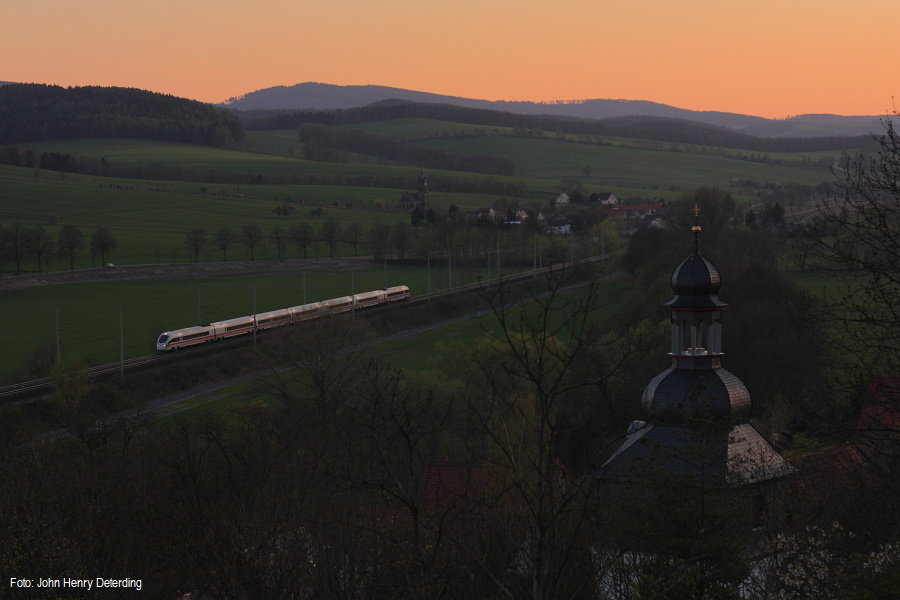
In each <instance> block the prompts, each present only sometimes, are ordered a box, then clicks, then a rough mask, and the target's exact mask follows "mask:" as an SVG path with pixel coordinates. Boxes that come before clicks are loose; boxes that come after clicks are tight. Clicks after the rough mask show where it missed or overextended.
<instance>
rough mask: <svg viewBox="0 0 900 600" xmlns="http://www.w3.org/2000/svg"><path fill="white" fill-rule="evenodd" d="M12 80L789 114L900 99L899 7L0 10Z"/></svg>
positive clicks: (9, 0)
mask: <svg viewBox="0 0 900 600" xmlns="http://www.w3.org/2000/svg"><path fill="white" fill-rule="evenodd" d="M0 23H3V26H2V29H3V33H2V35H0V56H2V57H3V58H2V60H0V81H17V82H26V83H32V82H33V83H50V84H57V85H63V86H78V85H102V86H127V87H137V88H142V89H146V90H152V91H155V92H163V93H167V94H173V95H176V96H182V97H186V98H193V99H197V100H202V101H206V102H221V101H224V100H226V99H228V98H230V97H233V96H239V95H242V94H245V93H248V92H252V91H254V90H257V89H261V88H266V87H271V86H276V85H293V84H295V83H302V82H305V81H318V82H321V83H333V84H338V85H362V84H374V85H386V86H393V87H400V88H406V89H413V90H418V91H424V92H433V93H438V94H448V95H454V96H464V97H469V98H480V99H486V100H533V101H552V100H579V99H588V98H613V99H628V100H652V101H654V102H661V103H664V104H669V105H672V106H677V107H680V108H688V109H693V110H718V111H726V112H737V113H743V114H751V115H758V116H764V117H772V118H783V117H787V116H791V115H797V114H804V113H834V114H842V115H884V114H885V113H886V112H890V111H892V110H893V108H894V100H893V98H894V97H895V96H896V97H897V98H898V101H900V65H898V61H897V58H898V45H897V41H896V32H897V30H898V26H900V1H898V0H858V1H857V2H853V3H850V2H846V1H840V2H839V1H837V0H754V1H753V2H741V3H738V2H734V1H733V0H681V1H677V0H516V1H512V0H442V1H438V0H381V1H380V2H375V1H373V0H316V1H309V0H253V1H252V2H251V1H248V0H152V1H150V0H77V1H76V0H32V1H27V0H2V7H0Z"/></svg>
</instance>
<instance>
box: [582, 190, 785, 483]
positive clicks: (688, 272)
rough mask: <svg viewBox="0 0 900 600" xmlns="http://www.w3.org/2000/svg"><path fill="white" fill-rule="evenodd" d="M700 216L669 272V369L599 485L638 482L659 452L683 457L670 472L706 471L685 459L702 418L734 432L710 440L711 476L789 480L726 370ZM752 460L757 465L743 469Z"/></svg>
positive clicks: (670, 462) (653, 386) (715, 280)
mask: <svg viewBox="0 0 900 600" xmlns="http://www.w3.org/2000/svg"><path fill="white" fill-rule="evenodd" d="M699 212H700V210H699V208H698V207H697V205H694V226H693V228H692V229H691V231H692V233H693V234H694V252H693V253H692V254H691V255H690V256H688V257H687V258H686V259H684V260H683V261H682V262H681V264H679V265H678V266H677V267H676V268H675V270H674V271H673V272H672V279H671V284H672V291H673V292H674V294H675V296H674V297H673V298H672V299H671V300H669V301H668V302H667V303H666V304H665V306H667V307H668V308H669V309H670V310H671V311H672V315H671V324H672V345H671V352H669V355H670V356H671V357H672V366H670V367H669V368H668V369H666V370H665V371H663V372H662V373H660V374H658V375H657V376H656V377H654V378H653V379H651V380H650V382H649V383H648V384H647V386H646V387H645V388H644V393H643V395H642V396H641V411H642V413H643V416H644V419H645V421H639V422H636V423H635V424H634V426H633V427H632V428H630V429H629V431H628V433H627V436H626V439H625V442H624V443H623V444H622V446H621V447H620V448H619V449H618V450H617V451H616V452H615V453H614V454H613V455H612V456H611V457H610V458H609V460H607V461H606V463H604V465H603V467H601V470H600V471H599V472H598V473H597V475H596V476H597V477H598V478H599V479H603V480H628V479H633V478H636V477H638V478H639V477H640V475H637V474H635V473H634V472H633V471H632V468H633V467H634V466H635V465H636V464H637V463H636V461H648V462H653V461H655V460H660V459H659V458H655V455H654V451H653V450H652V449H653V448H656V447H660V448H664V449H665V452H666V453H668V454H670V455H671V457H676V456H680V458H679V459H678V460H675V459H674V458H670V459H661V460H662V461H663V465H664V468H666V469H667V470H674V471H681V472H695V471H698V470H700V469H701V468H705V467H703V466H702V465H701V466H698V465H697V464H693V463H691V461H690V460H688V459H687V457H689V456H690V452H689V451H686V450H685V446H686V445H687V444H689V440H690V439H691V433H690V428H691V426H692V425H691V423H692V422H694V419H692V417H695V416H697V415H700V414H704V415H708V416H710V417H713V418H714V419H716V420H723V422H724V423H727V424H730V428H729V430H727V431H723V432H722V434H721V435H720V434H718V433H717V434H715V435H714V436H713V437H714V438H715V439H710V442H711V444H712V446H714V447H715V448H717V450H716V451H715V452H714V453H713V454H716V453H717V454H716V456H718V457H719V458H718V459H715V460H713V462H714V463H715V466H714V467H713V469H714V470H719V471H720V472H722V473H724V470H725V468H726V465H727V466H729V467H731V468H736V469H737V470H739V471H740V472H741V475H743V476H744V478H745V481H751V480H756V481H758V480H761V479H769V478H773V477H780V476H782V475H786V474H789V473H791V472H792V469H791V467H790V466H788V465H787V463H786V462H785V461H784V459H782V458H781V457H780V456H778V454H777V453H776V452H775V451H774V450H773V449H772V448H771V447H770V446H769V445H768V444H767V443H766V442H765V440H763V439H762V438H761V437H760V435H759V433H758V432H757V431H756V430H755V429H754V428H753V426H752V425H750V423H749V420H750V413H751V408H752V404H751V399H750V392H749V391H748V390H747V387H746V386H745V385H744V384H743V382H741V380H740V379H738V378H737V377H736V376H735V375H733V374H732V373H730V372H728V371H727V370H725V369H723V368H722V364H721V361H722V356H723V355H724V353H723V352H722V311H723V310H724V309H725V308H726V307H727V306H728V305H727V304H726V303H724V302H722V301H721V300H720V299H719V296H718V293H719V288H720V287H721V286H722V278H721V276H720V275H719V270H718V269H717V268H716V267H715V265H714V264H713V263H712V262H710V261H709V260H708V259H707V258H706V257H704V256H703V255H702V254H700V242H699V237H700V225H699V223H698V220H699ZM638 442H640V443H638ZM747 458H750V459H754V460H749V461H747V464H743V461H744V459H747ZM755 459H759V460H758V461H757V460H755ZM708 466H709V465H707V467H708Z"/></svg>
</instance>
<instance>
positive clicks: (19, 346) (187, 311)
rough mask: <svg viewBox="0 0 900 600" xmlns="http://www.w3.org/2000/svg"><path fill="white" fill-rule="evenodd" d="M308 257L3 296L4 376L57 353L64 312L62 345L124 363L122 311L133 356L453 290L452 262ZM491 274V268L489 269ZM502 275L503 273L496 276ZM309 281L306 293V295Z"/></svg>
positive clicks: (98, 359) (465, 277)
mask: <svg viewBox="0 0 900 600" xmlns="http://www.w3.org/2000/svg"><path fill="white" fill-rule="evenodd" d="M303 266H304V262H303V261H298V262H297V271H296V273H295V274H287V275H267V276H252V277H223V278H213V279H202V280H187V279H185V280H173V281H122V282H98V283H79V284H65V285H47V286H38V287H31V288H27V289H23V290H19V291H16V292H13V293H4V294H3V295H0V310H2V311H3V314H4V315H5V318H4V319H2V320H0V339H2V340H11V341H14V342H13V343H9V344H6V348H7V350H6V351H5V352H3V353H2V354H0V381H2V380H3V376H2V374H4V373H8V372H9V371H11V370H13V369H16V368H19V367H22V366H23V365H24V364H26V363H27V362H28V361H29V360H31V359H32V358H33V357H35V356H37V355H39V354H40V353H42V352H43V353H46V352H47V351H48V348H49V349H50V351H51V352H55V344H56V333H55V331H56V315H57V310H58V314H59V328H60V346H61V349H62V351H63V352H67V353H75V354H78V355H79V356H81V357H82V358H84V359H85V360H87V361H88V362H89V363H91V364H95V365H99V364H107V363H113V362H116V361H118V360H119V352H120V325H119V324H120V318H119V316H120V310H121V312H122V321H123V323H124V327H123V329H124V352H125V358H133V357H137V356H144V355H146V354H151V353H153V352H155V349H156V346H155V341H156V338H157V337H158V336H159V334H160V333H161V332H163V331H165V330H167V329H179V328H183V327H190V326H193V325H196V324H197V322H198V304H199V313H200V314H199V316H200V319H201V321H202V322H203V323H210V322H214V321H219V320H224V319H230V318H234V317H240V316H244V315H249V314H253V302H254V293H255V296H256V312H257V313H261V312H266V311H270V310H276V309H280V308H286V307H289V306H298V305H300V304H303V303H304V299H305V301H306V302H315V301H319V300H325V299H328V298H337V297H340V296H346V295H349V294H351V292H353V291H355V292H363V291H368V290H374V289H379V288H382V287H384V285H385V283H387V285H389V286H391V285H407V286H409V287H410V290H411V293H412V294H413V295H414V296H415V295H421V294H425V293H426V292H428V291H429V290H430V291H438V290H442V289H447V287H448V285H449V281H448V279H449V278H448V273H447V269H446V266H444V267H442V268H439V267H435V268H433V269H431V270H430V273H429V271H428V270H427V269H425V268H421V267H397V266H393V265H389V266H388V267H387V268H386V269H385V268H384V267H383V266H374V265H373V266H367V267H364V268H360V269H356V270H354V271H352V272H351V271H346V272H341V273H315V272H309V273H306V275H304V274H303ZM485 271H486V270H485ZM485 271H482V270H480V269H471V268H467V269H454V270H453V271H452V273H451V276H452V279H453V286H454V287H457V286H459V285H464V284H467V283H472V282H475V281H477V280H478V279H479V278H484V277H485V275H486V273H485ZM494 275H495V273H494ZM304 278H305V295H304Z"/></svg>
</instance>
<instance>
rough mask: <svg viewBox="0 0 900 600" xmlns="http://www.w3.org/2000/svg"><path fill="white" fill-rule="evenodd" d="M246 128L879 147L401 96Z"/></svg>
mask: <svg viewBox="0 0 900 600" xmlns="http://www.w3.org/2000/svg"><path fill="white" fill-rule="evenodd" d="M236 114H237V115H238V116H239V117H240V119H241V122H242V123H243V124H244V125H245V126H246V128H247V129H248V130H258V131H264V130H279V129H293V128H299V127H301V126H302V125H304V124H307V123H318V124H323V125H332V126H334V125H350V124H357V123H369V122H374V121H387V120H392V119H409V118H428V119H436V120H439V121H449V122H453V123H467V124H471V125H478V126H480V127H508V128H512V129H514V130H515V131H516V132H519V133H521V134H525V135H527V134H528V133H529V132H533V131H542V132H543V131H550V132H565V133H567V134H571V135H593V136H616V137H626V138H634V139H645V140H656V141H661V142H671V143H677V144H698V145H703V146H717V147H723V148H733V149H740V150H747V151H750V152H818V151H830V150H849V149H859V150H875V149H877V144H876V143H875V141H874V140H873V139H872V137H871V136H868V135H863V136H847V137H817V138H787V137H785V138H761V137H754V136H752V135H747V134H745V133H741V132H739V131H735V130H733V129H729V128H727V127H719V126H715V125H707V124H704V123H697V122H694V121H687V120H684V119H674V118H666V117H648V116H640V115H638V116H630V117H612V118H608V119H597V120H595V119H584V118H576V117H562V116H556V115H523V114H515V113H511V112H503V111H498V110H488V109H482V108H467V107H462V106H452V105H449V104H424V103H415V102H405V101H400V100H386V101H383V102H376V103H373V104H370V105H368V106H363V107H360V108H350V109H341V110H296V111H247V112H240V111H236Z"/></svg>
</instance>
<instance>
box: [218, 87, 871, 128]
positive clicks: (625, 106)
mask: <svg viewBox="0 0 900 600" xmlns="http://www.w3.org/2000/svg"><path fill="white" fill-rule="evenodd" d="M392 99H398V100H407V101H410V102H419V103H430V104H451V105H454V106H462V107H467V108H478V109H487V110H495V111H504V112H511V113H515V114H524V115H554V116H564V117H575V118H581V119H608V118H612V117H633V116H646V117H666V118H670V119H684V120H688V121H696V122H700V123H705V124H708V125H716V126H719V127H727V128H729V129H734V130H737V131H740V132H742V133H746V134H748V135H752V136H757V137H795V138H796V137H837V136H840V137H843V136H856V135H865V134H868V133H871V132H875V133H880V132H881V131H882V126H881V122H880V119H881V117H878V116H871V117H842V116H839V115H801V116H797V117H791V118H788V119H765V118H763V117H754V116H748V115H740V114H736V113H727V112H716V111H692V110H686V109H683V108H675V107H673V106H668V105H665V104H659V103H656V102H649V101H645V100H582V101H572V102H558V103H539V102H510V101H490V100H474V99H470V98H460V97H457V96H444V95H441V94H431V93H427V92H417V91H412V90H404V89H400V88H393V87H385V86H377V85H348V86H339V85H331V84H325V83H311V82H309V83H299V84H297V85H293V86H289V87H288V86H277V87H271V88H267V89H262V90H257V91H255V92H251V93H249V94H246V95H244V96H240V97H238V98H231V99H230V100H228V101H227V102H225V103H224V104H222V105H221V106H227V107H228V108H231V109H235V110H240V111H259V110H299V109H306V110H334V109H349V108H357V107H361V106H366V105H368V104H372V103H374V102H381V101H384V100H392Z"/></svg>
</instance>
